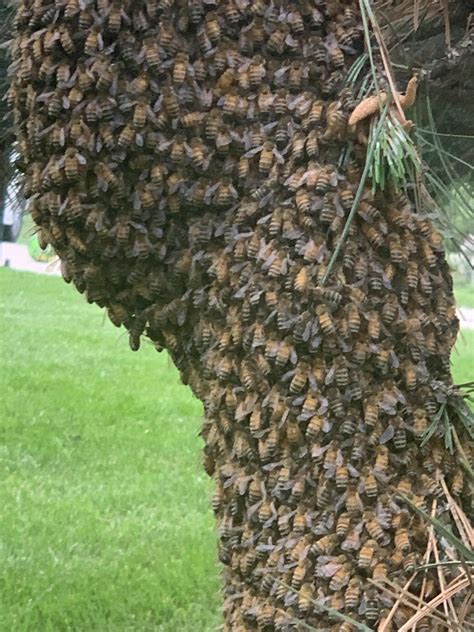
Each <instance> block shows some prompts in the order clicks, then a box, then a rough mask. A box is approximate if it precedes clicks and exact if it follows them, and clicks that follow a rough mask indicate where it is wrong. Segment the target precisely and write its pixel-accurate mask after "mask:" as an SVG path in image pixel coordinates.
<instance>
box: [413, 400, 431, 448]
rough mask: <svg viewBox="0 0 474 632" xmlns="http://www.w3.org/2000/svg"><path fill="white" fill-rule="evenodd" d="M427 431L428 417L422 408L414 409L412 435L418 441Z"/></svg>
mask: <svg viewBox="0 0 474 632" xmlns="http://www.w3.org/2000/svg"><path fill="white" fill-rule="evenodd" d="M427 430H428V417H427V415H426V411H425V410H424V409H423V408H415V410H414V411H413V434H414V435H415V439H417V440H418V441H420V440H421V439H422V438H423V436H424V434H425V433H426V431H427Z"/></svg>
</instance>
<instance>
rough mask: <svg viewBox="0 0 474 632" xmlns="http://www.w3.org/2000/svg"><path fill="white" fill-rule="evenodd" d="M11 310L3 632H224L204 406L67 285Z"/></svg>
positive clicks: (28, 294)
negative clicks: (204, 453)
mask: <svg viewBox="0 0 474 632" xmlns="http://www.w3.org/2000/svg"><path fill="white" fill-rule="evenodd" d="M0 303H1V314H2V316H1V318H0V322H1V325H0V326H1V328H2V331H1V345H2V347H1V358H2V379H1V391H2V393H1V395H2V396H1V403H0V419H2V425H1V438H0V444H1V446H2V447H0V472H1V475H2V485H1V488H0V506H1V507H2V514H3V520H2V526H1V528H0V530H1V536H0V538H1V544H0V593H1V594H2V599H1V601H2V605H1V607H0V630H2V631H3V630H5V631H8V632H10V631H12V632H22V631H28V632H30V631H31V632H49V631H51V632H53V631H54V632H60V631H62V630H74V631H81V632H108V631H110V632H112V631H114V632H115V631H116V632H122V631H123V632H125V631H128V630H133V631H137V632H138V631H145V630H147V631H148V630H150V631H151V630H154V631H155V630H156V631H166V632H171V631H173V632H175V631H177V630H180V631H181V630H183V631H189V632H190V631H191V630H192V631H193V632H201V631H207V630H214V629H215V628H216V627H217V625H218V623H219V614H218V613H219V604H218V601H219V595H218V593H219V585H218V568H217V563H216V558H217V554H216V536H215V532H214V520H213V516H212V514H211V511H210V502H209V500H210V496H211V493H212V489H211V485H210V481H209V480H208V478H207V476H206V475H205V473H204V471H203V469H202V466H201V454H200V450H201V440H200V439H199V438H198V432H199V428H200V424H201V406H200V404H199V402H198V401H197V400H196V399H194V398H193V396H192V395H191V393H190V392H189V390H188V389H186V388H185V387H184V386H181V385H180V384H179V380H178V374H177V372H176V370H175V369H174V368H173V367H172V366H170V364H169V362H168V359H167V357H166V355H165V354H161V355H159V354H157V353H156V351H155V350H154V349H153V348H152V347H151V345H148V344H144V345H143V348H142V349H141V350H140V352H139V353H136V354H134V353H132V352H131V351H130V349H129V347H128V339H127V337H126V336H125V335H123V334H122V333H121V331H119V330H117V329H115V328H114V327H113V326H112V325H110V324H109V323H108V322H105V321H104V319H103V315H102V312H101V311H100V310H99V309H98V308H97V307H95V306H91V305H88V304H87V303H86V302H85V301H84V299H83V297H81V296H80V295H78V294H77V293H76V292H75V291H74V290H73V288H71V287H69V286H67V285H66V284H64V283H63V282H62V281H61V280H60V279H58V278H46V277H40V276H36V275H32V274H28V273H20V272H12V271H9V270H5V269H1V270H0Z"/></svg>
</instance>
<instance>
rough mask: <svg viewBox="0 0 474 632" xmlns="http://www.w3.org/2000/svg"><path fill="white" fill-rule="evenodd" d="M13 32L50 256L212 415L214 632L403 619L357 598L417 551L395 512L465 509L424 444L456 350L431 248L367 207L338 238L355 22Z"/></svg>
mask: <svg viewBox="0 0 474 632" xmlns="http://www.w3.org/2000/svg"><path fill="white" fill-rule="evenodd" d="M17 25H18V38H17V40H16V44H15V48H14V83H13V87H12V98H13V99H14V100H15V104H16V111H17V118H18V121H19V129H18V138H19V148H20V150H21V152H22V160H23V163H24V169H25V171H26V178H25V185H26V194H27V195H28V196H29V197H30V209H31V212H32V215H33V219H34V220H35V222H36V223H37V224H38V225H39V226H40V227H41V230H40V237H41V240H42V241H43V242H44V243H45V244H46V243H52V244H53V246H54V247H55V249H56V251H57V253H58V254H59V256H60V258H61V260H62V265H63V274H64V278H65V279H66V280H67V281H72V282H73V283H74V284H75V285H76V287H77V288H78V290H79V291H80V292H85V294H86V296H87V299H88V300H89V301H91V302H96V303H98V304H99V305H100V306H105V307H106V308H107V310H108V313H109V315H110V318H111V320H112V322H114V324H116V325H117V326H120V325H121V324H124V325H125V326H126V327H127V328H128V329H129V330H130V344H131V347H132V348H133V349H137V348H138V347H139V344H140V336H141V335H142V334H143V333H146V335H147V336H148V337H149V338H151V340H153V341H154V343H155V344H156V346H157V348H158V349H161V348H167V349H168V350H169V351H170V353H171V355H172V357H173V360H174V361H175V363H176V364H177V366H178V367H179V369H180V371H181V375H182V378H183V381H185V382H186V383H188V384H189V385H190V386H191V388H192V389H193V391H194V393H195V394H196V395H197V396H198V397H199V398H200V399H201V400H202V401H203V403H204V409H205V422H204V428H203V432H202V435H203V438H204V441H205V449H204V456H205V458H204V461H205V468H206V471H207V472H208V474H210V475H212V476H213V478H214V480H215V484H216V487H215V495H214V498H213V509H214V511H215V514H216V517H217V524H218V533H219V558H220V560H221V562H222V564H223V568H224V574H223V575H224V577H223V584H224V614H225V627H226V630H232V631H233V632H235V631H238V630H253V629H259V630H260V629H261V630H263V629H267V630H270V629H276V630H287V629H293V626H296V627H297V626H298V623H294V622H295V621H296V622H303V621H304V622H306V623H309V624H311V625H313V626H314V627H315V628H316V629H327V627H328V625H333V626H334V630H341V631H342V630H350V629H352V628H351V627H350V626H348V625H347V624H346V623H344V624H342V625H341V623H340V622H335V621H336V620H335V619H331V617H329V616H328V615H327V614H326V611H320V610H319V609H318V608H317V607H316V606H315V605H314V603H313V602H312V601H311V600H312V599H315V600H318V602H319V603H321V604H323V605H324V606H329V607H331V608H335V609H337V610H339V611H341V612H345V613H348V614H351V616H353V617H355V618H356V619H358V620H360V621H363V622H365V623H367V624H368V625H370V626H374V625H375V624H376V622H377V621H379V620H380V618H381V617H383V616H384V609H385V608H387V607H388V606H389V605H390V604H391V600H390V598H388V597H387V596H386V595H383V594H382V593H381V591H380V590H378V589H375V588H374V587H373V586H372V585H371V584H370V582H369V578H371V577H375V578H380V577H383V576H384V575H386V574H387V573H389V572H390V573H392V572H393V573H395V574H394V575H393V580H394V581H395V582H396V583H397V584H399V585H403V584H404V583H405V582H406V580H407V577H408V576H410V575H411V573H412V572H413V570H414V568H415V566H416V565H417V564H418V563H419V562H420V561H421V560H422V558H423V556H424V554H425V551H426V548H427V537H428V529H427V527H426V525H425V524H423V522H422V521H421V520H420V519H419V518H418V517H417V516H416V514H414V513H413V512H412V511H411V509H410V507H409V506H408V505H406V504H405V503H404V501H403V500H401V499H400V498H398V497H397V496H396V492H397V490H398V491H402V492H403V493H404V494H405V495H406V496H409V497H410V498H411V499H412V500H413V502H415V504H417V505H418V506H420V507H422V508H425V509H426V510H428V511H431V509H432V504H433V501H434V500H435V499H438V500H437V501H436V502H437V503H438V508H440V509H441V510H443V511H444V510H445V501H444V499H441V496H442V493H443V491H442V488H441V484H440V481H441V480H442V478H444V479H445V480H446V482H447V485H448V488H449V489H450V490H451V493H452V494H453V495H454V496H455V497H456V498H457V500H458V501H459V502H460V503H461V504H463V503H464V504H465V505H466V506H467V486H466V485H465V484H464V483H463V480H462V469H461V468H460V465H459V459H458V455H457V454H456V453H454V454H451V453H450V452H449V451H448V450H447V449H446V448H445V446H444V443H443V440H442V438H440V437H439V436H434V437H433V438H431V440H430V441H429V442H428V443H427V444H426V445H422V443H421V440H422V436H423V432H424V431H425V430H426V429H427V427H428V425H429V423H430V420H431V419H432V418H433V415H434V414H435V413H436V412H437V410H438V407H439V405H440V402H441V401H442V399H443V397H444V398H445V397H446V389H448V388H449V387H450V386H451V376H450V362H449V356H450V350H451V348H452V345H453V343H454V341H455V338H456V333H457V329H458V322H457V319H456V316H455V309H454V302H453V295H452V282H451V278H450V274H449V270H448V267H447V265H446V262H445V259H444V253H443V248H442V245H441V239H440V237H439V235H438V234H437V233H436V231H435V230H434V229H433V227H432V225H431V223H430V221H429V220H428V219H427V218H425V217H423V216H421V215H419V214H418V213H417V210H416V208H414V205H413V204H412V203H411V202H410V201H409V199H408V198H407V197H405V196H404V195H403V194H401V193H395V192H394V191H389V190H387V191H386V192H381V191H378V192H377V193H375V194H373V193H372V192H371V189H370V187H369V186H366V187H365V189H364V193H363V198H362V202H361V203H360V205H359V207H358V211H357V214H356V217H355V220H354V222H353V223H352V225H351V228H350V231H349V237H348V239H347V241H345V242H342V241H341V239H342V231H343V229H344V226H345V223H346V221H347V217H348V214H349V210H350V209H351V207H352V205H353V202H354V195H355V192H356V189H357V186H358V184H359V181H360V178H361V172H362V168H363V165H364V159H365V147H364V146H363V145H359V144H358V142H357V140H356V139H355V138H349V132H348V130H347V119H348V116H349V114H350V112H351V110H352V108H353V107H354V103H353V101H352V98H351V95H350V91H349V90H347V89H344V88H343V80H344V77H345V75H346V72H347V70H348V69H349V67H350V66H351V64H352V63H353V61H354V60H356V59H357V58H358V55H359V54H360V51H361V49H362V37H361V34H362V28H361V21H360V15H359V12H358V2H357V1H355V0H351V1H345V2H340V1H338V0H337V1H331V2H329V1H328V2H322V1H320V0H315V1H314V2H311V1H309V2H304V3H296V4H292V3H287V2H274V3H270V2H266V1H265V0H257V1H256V2H247V1H245V0H236V1H235V2H234V1H233V0H228V1H226V2H212V0H210V1H209V2H207V3H201V2H196V1H194V0H190V1H189V2H180V3H178V2H174V1H173V0H168V1H166V0H160V1H159V2H156V1H154V0H147V1H146V2H145V1H144V2H140V1H139V0H134V1H133V2H132V1H131V0H130V1H127V0H119V1H118V2H115V1H114V2H109V1H108V0H101V1H99V0H97V1H96V2H93V3H92V4H91V3H85V7H84V8H80V5H79V4H76V3H75V2H67V3H66V4H65V3H59V2H57V4H56V7H54V6H53V3H52V2H50V1H49V0H44V1H43V2H34V3H33V2H29V1H24V2H23V3H22V4H21V5H20V8H19V11H18V17H17ZM45 28H46V30H45ZM349 140H351V141H352V144H351V147H353V149H352V150H351V151H350V152H349V153H347V152H345V150H346V148H347V147H348V141H349ZM343 157H345V158H344V159H343ZM338 245H341V246H342V248H341V253H340V256H339V257H338V259H337V260H336V264H335V266H334V268H333V269H332V271H329V270H328V264H329V261H330V259H331V255H332V254H333V253H334V251H335V248H336V247H337V246H338ZM328 272H330V273H329V277H328V279H327V283H323V277H324V275H325V274H326V273H328ZM453 424H455V426H456V431H457V433H458V435H459V437H460V438H461V441H464V440H465V437H464V434H463V427H462V425H461V424H459V423H457V421H456V420H455V419H454V420H453ZM468 449H469V448H466V450H468ZM452 528H453V529H454V530H455V525H452ZM417 577H419V578H420V579H419V580H418V579H416V580H415V581H414V582H413V583H412V585H411V589H412V590H413V591H414V592H415V593H417V591H419V590H420V586H421V575H418V576H417ZM436 577H437V576H436V574H434V575H433V579H434V582H435V583H436V581H437V579H436ZM409 614H410V613H409V612H408V613H407V611H406V610H403V609H399V610H398V612H397V614H396V619H395V625H396V626H397V629H398V627H399V626H400V625H401V624H402V623H403V621H405V620H406V619H407V618H408V615H409ZM292 622H293V623H292ZM344 626H346V627H344Z"/></svg>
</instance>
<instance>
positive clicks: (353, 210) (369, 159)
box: [321, 103, 390, 286]
mask: <svg viewBox="0 0 474 632" xmlns="http://www.w3.org/2000/svg"><path fill="white" fill-rule="evenodd" d="M389 105H390V104H389V103H386V104H385V107H384V109H383V111H382V114H381V115H380V120H379V122H378V124H377V128H376V130H375V134H374V136H375V139H377V138H378V137H379V135H380V132H381V130H382V126H383V124H384V121H385V118H386V117H387V113H388V110H389ZM374 150H375V141H374V142H373V143H372V144H371V145H370V147H369V149H368V151H367V156H366V158H365V165H364V171H363V172H362V176H361V179H360V182H359V186H358V187H357V192H356V194H355V197H354V201H353V202H352V207H351V210H350V213H349V215H348V217H347V220H346V223H345V226H344V229H343V231H342V234H341V237H340V239H339V242H338V244H337V246H336V248H335V250H334V252H333V254H332V256H331V259H330V260H329V263H328V267H327V269H326V272H325V273H324V276H323V278H322V280H321V286H324V285H325V284H326V282H327V280H328V278H329V276H330V274H331V272H332V270H333V268H334V265H335V263H336V261H337V258H338V257H339V253H340V252H341V249H342V246H343V245H344V243H345V241H346V239H347V236H348V234H349V230H350V227H351V224H352V222H353V220H354V217H355V214H356V211H357V207H358V206H359V202H360V199H361V197H362V194H363V192H364V187H365V183H366V181H367V177H368V175H369V171H370V166H371V163H372V157H373V155H374Z"/></svg>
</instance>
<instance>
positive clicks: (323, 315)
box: [316, 305, 336, 335]
mask: <svg viewBox="0 0 474 632" xmlns="http://www.w3.org/2000/svg"><path fill="white" fill-rule="evenodd" d="M316 314H317V315H318V320H319V326H320V327H321V330H322V331H323V332H324V334H326V335H331V334H335V333H336V327H335V325H334V321H333V319H332V316H331V314H330V313H329V311H328V309H327V307H326V306H325V305H318V306H317V307H316Z"/></svg>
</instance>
